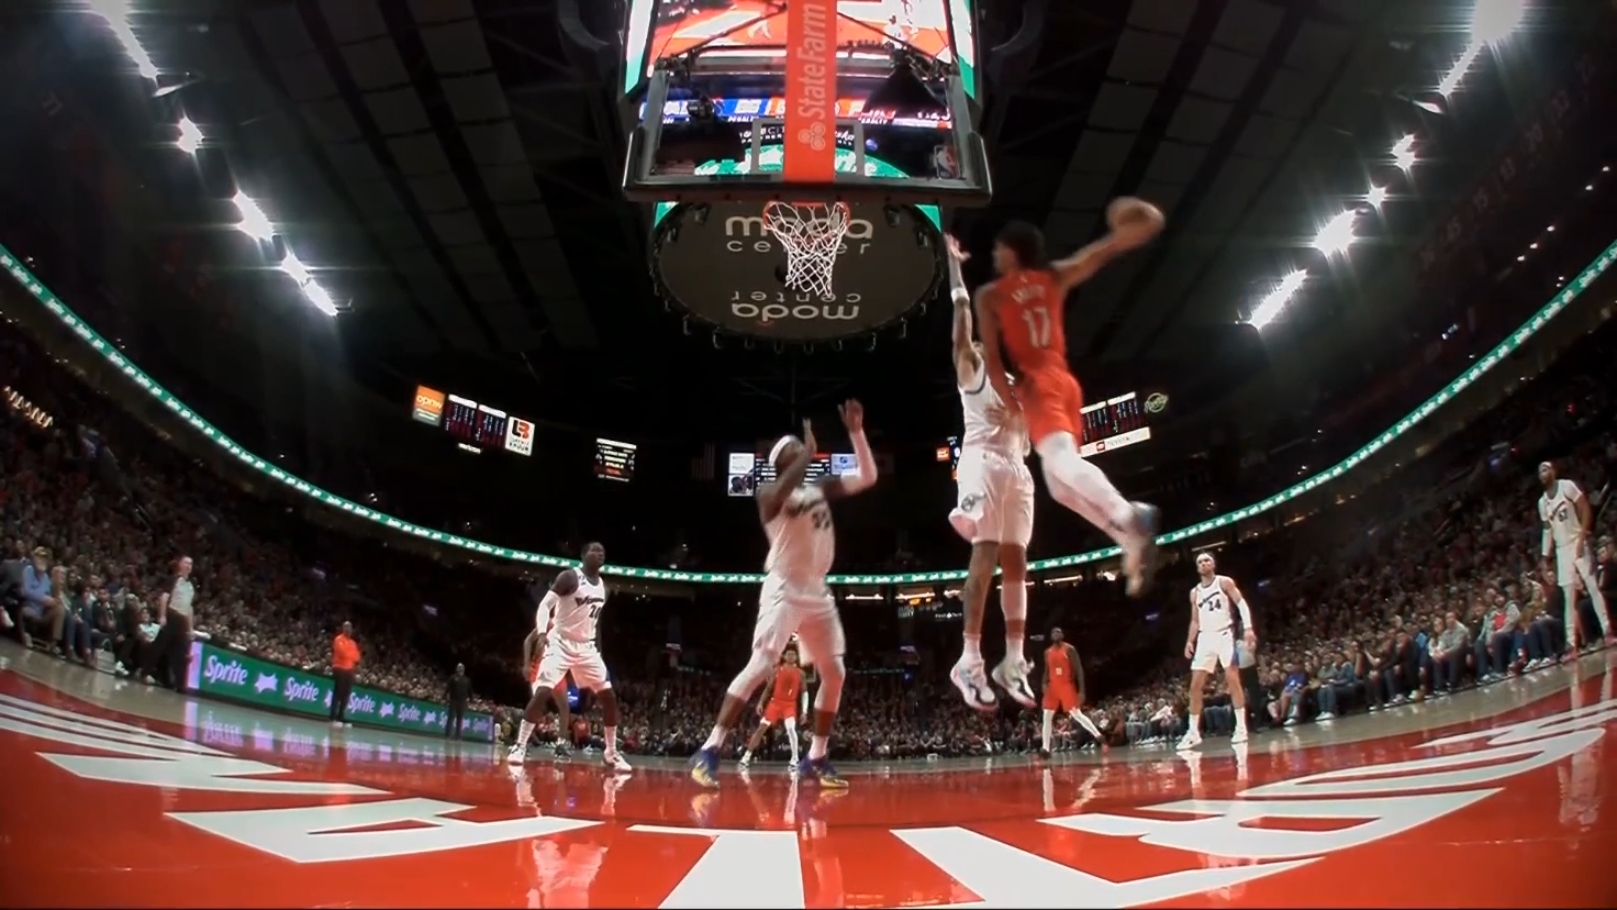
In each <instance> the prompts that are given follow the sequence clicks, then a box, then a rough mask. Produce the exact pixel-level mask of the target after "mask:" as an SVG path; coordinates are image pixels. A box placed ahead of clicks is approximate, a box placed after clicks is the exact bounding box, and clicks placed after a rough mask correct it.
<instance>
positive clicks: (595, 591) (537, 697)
mask: <svg viewBox="0 0 1617 910" xmlns="http://www.w3.org/2000/svg"><path fill="white" fill-rule="evenodd" d="M605 564H606V548H605V547H603V546H601V545H600V544H598V543H591V544H589V545H587V546H586V547H584V559H583V561H582V563H581V564H580V565H579V567H578V569H577V570H576V571H575V570H573V569H563V570H562V571H561V573H560V574H559V575H557V576H556V580H555V581H554V582H551V585H550V592H549V593H548V594H546V595H545V597H544V600H542V601H540V602H539V611H538V612H539V615H538V617H537V622H536V624H535V627H536V628H544V627H546V626H547V625H548V627H549V629H550V634H549V636H548V637H547V640H546V642H545V652H544V656H543V657H541V658H540V659H539V676H538V678H537V679H535V680H534V683H533V697H532V698H530V699H529V700H528V710H527V712H526V714H525V715H524V717H523V719H522V724H521V726H520V727H519V728H518V730H517V742H516V745H514V746H512V747H511V754H510V756H508V758H507V761H509V762H511V763H512V764H522V763H523V762H525V761H527V759H528V737H530V736H532V735H533V728H534V727H535V726H537V725H538V723H539V720H540V719H541V718H543V717H544V716H545V704H546V703H547V702H550V701H551V700H552V698H553V696H554V693H555V689H556V687H557V686H558V685H560V684H561V681H562V680H563V679H564V678H566V676H567V674H569V673H571V674H572V675H573V682H574V683H576V684H577V685H578V687H579V688H580V689H589V690H591V691H593V692H594V693H595V697H596V698H598V699H600V702H601V721H602V726H603V727H604V731H603V732H604V733H605V739H606V748H605V749H603V750H602V751H601V760H602V762H603V763H604V764H605V765H606V766H607V768H609V769H611V770H612V771H616V772H618V773H620V774H627V773H628V772H629V771H631V770H633V769H632V768H630V767H629V763H628V762H626V761H624V760H623V756H622V755H620V754H619V753H618V698H617V695H616V694H615V693H614V692H613V691H612V680H611V678H610V677H608V675H607V672H606V661H604V660H602V659H601V651H600V648H599V647H598V646H597V645H596V643H595V640H596V636H597V633H598V631H599V627H600V621H601V610H602V609H603V608H604V607H605V606H606V583H605V582H603V581H602V580H601V566H603V565H605ZM562 721H563V723H565V721H566V714H565V713H564V714H563V715H562ZM561 730H562V731H565V730H566V728H565V727H562V728H561ZM563 735H565V733H564V734H563Z"/></svg>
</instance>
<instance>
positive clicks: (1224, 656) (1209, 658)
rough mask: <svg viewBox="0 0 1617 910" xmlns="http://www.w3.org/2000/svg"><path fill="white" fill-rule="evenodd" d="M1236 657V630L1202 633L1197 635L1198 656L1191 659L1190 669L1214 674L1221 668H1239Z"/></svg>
mask: <svg viewBox="0 0 1617 910" xmlns="http://www.w3.org/2000/svg"><path fill="white" fill-rule="evenodd" d="M1239 666H1240V662H1239V660H1238V659H1237V658H1236V655H1235V630H1234V629H1225V630H1223V631H1221V632H1200V633H1197V635H1196V654H1195V656H1194V657H1192V658H1191V659H1190V669H1192V670H1200V671H1201V672H1203V673H1213V672H1216V671H1217V670H1218V669H1219V668H1221V667H1222V668H1226V669H1227V668H1230V667H1239Z"/></svg>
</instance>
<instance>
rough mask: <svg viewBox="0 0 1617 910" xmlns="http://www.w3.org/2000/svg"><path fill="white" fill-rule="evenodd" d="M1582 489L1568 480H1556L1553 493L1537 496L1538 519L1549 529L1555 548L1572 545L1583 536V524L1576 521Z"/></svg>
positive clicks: (1564, 547)
mask: <svg viewBox="0 0 1617 910" xmlns="http://www.w3.org/2000/svg"><path fill="white" fill-rule="evenodd" d="M1582 498H1583V491H1582V490H1580V489H1578V485H1577V484H1575V483H1573V482H1572V481H1570V480H1557V481H1556V482H1555V492H1554V494H1551V493H1545V494H1544V495H1542V496H1540V497H1539V498H1538V520H1539V521H1542V522H1544V524H1545V525H1546V526H1547V527H1548V528H1549V529H1550V539H1551V540H1553V541H1555V546H1556V548H1557V549H1566V548H1569V547H1572V546H1573V545H1575V544H1576V543H1577V542H1578V539H1579V538H1581V537H1582V536H1583V525H1582V524H1581V523H1579V521H1578V508H1577V504H1578V500H1580V499H1582Z"/></svg>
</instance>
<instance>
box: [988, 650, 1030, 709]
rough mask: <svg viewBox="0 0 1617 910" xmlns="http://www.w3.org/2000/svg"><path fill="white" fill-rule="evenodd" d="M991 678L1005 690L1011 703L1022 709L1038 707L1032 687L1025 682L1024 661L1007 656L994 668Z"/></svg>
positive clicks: (1025, 670)
mask: <svg viewBox="0 0 1617 910" xmlns="http://www.w3.org/2000/svg"><path fill="white" fill-rule="evenodd" d="M993 676H994V682H996V683H999V685H1000V688H1002V689H1004V690H1005V694H1007V695H1009V696H1010V697H1011V700H1012V701H1014V702H1016V703H1017V704H1019V705H1021V706H1022V707H1024V708H1034V707H1037V706H1038V701H1037V700H1036V699H1034V697H1033V687H1032V686H1030V685H1028V682H1027V661H1026V660H1019V659H1016V658H1013V657H1011V656H1010V655H1009V654H1007V655H1005V659H1004V660H1002V661H1000V662H999V665H998V666H996V667H994V673H993Z"/></svg>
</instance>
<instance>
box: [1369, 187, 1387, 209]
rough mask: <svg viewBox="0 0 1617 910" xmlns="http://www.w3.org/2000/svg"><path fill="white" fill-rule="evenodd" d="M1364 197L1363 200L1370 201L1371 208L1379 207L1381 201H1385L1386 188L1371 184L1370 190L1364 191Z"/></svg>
mask: <svg viewBox="0 0 1617 910" xmlns="http://www.w3.org/2000/svg"><path fill="white" fill-rule="evenodd" d="M1364 198H1365V201H1367V202H1369V203H1370V207H1371V208H1374V209H1379V208H1381V203H1383V202H1386V201H1387V188H1386V187H1381V186H1371V187H1370V192H1368V193H1366V194H1365V196H1364Z"/></svg>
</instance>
